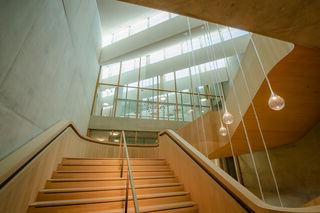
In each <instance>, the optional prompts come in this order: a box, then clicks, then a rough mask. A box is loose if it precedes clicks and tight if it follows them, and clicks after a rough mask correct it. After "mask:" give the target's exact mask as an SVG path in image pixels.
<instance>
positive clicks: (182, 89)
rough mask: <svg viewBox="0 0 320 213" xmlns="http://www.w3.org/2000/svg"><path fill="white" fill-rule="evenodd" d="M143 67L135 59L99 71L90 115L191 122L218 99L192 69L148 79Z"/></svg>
mask: <svg viewBox="0 0 320 213" xmlns="http://www.w3.org/2000/svg"><path fill="white" fill-rule="evenodd" d="M143 63H145V61H144V59H143V58H139V59H135V60H131V62H130V63H129V62H128V61H126V62H119V63H116V64H114V65H112V66H105V67H102V68H101V74H100V80H99V83H98V88H97V94H96V102H95V108H94V111H93V113H94V115H98V116H106V117H124V118H141V119H158V120H171V121H192V120H193V119H195V118H196V117H198V116H200V115H201V114H203V113H205V112H207V111H210V110H212V109H214V108H215V106H214V104H215V103H216V98H218V99H219V96H218V95H212V93H211V92H210V88H211V87H212V86H213V85H201V82H197V81H196V80H195V79H197V78H199V76H198V77H196V75H198V74H199V73H196V72H194V71H192V67H191V68H187V69H183V70H178V71H172V72H168V73H165V74H163V75H157V76H152V77H149V76H148V72H146V69H147V66H142V64H143ZM193 69H195V68H193ZM128 70H130V71H128ZM190 74H191V75H190ZM191 79H193V81H194V85H196V86H195V87H194V89H190V88H191V85H190V83H191ZM219 101H220V100H219Z"/></svg>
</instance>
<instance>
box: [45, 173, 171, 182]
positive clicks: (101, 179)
mask: <svg viewBox="0 0 320 213" xmlns="http://www.w3.org/2000/svg"><path fill="white" fill-rule="evenodd" d="M166 178H176V176H173V175H170V176H142V177H134V178H133V179H134V180H141V179H166ZM108 180H110V181H111V180H127V177H124V178H120V177H109V178H58V179H48V181H50V182H84V181H108Z"/></svg>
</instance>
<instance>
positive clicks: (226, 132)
mask: <svg viewBox="0 0 320 213" xmlns="http://www.w3.org/2000/svg"><path fill="white" fill-rule="evenodd" d="M219 134H220V135H221V136H226V135H227V134H228V131H227V128H225V127H224V126H222V125H221V127H220V129H219Z"/></svg>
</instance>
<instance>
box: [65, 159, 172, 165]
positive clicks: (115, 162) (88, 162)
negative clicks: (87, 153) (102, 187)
mask: <svg viewBox="0 0 320 213" xmlns="http://www.w3.org/2000/svg"><path fill="white" fill-rule="evenodd" d="M62 164H63V165H83V166H86V165H121V161H120V160H113V161H110V160H105V161H99V160H96V161H94V160H81V161H80V160H64V161H62ZM123 164H124V165H127V161H126V160H124V161H123ZM130 164H131V165H132V166H135V165H150V166H152V165H166V164H167V163H166V161H143V160H141V161H130Z"/></svg>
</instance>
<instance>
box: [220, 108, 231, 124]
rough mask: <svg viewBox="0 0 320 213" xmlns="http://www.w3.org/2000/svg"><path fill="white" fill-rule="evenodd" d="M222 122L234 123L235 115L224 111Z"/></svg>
mask: <svg viewBox="0 0 320 213" xmlns="http://www.w3.org/2000/svg"><path fill="white" fill-rule="evenodd" d="M222 120H223V123H225V124H232V123H233V115H232V114H231V113H230V112H228V111H227V110H226V111H224V114H223V116H222Z"/></svg>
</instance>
